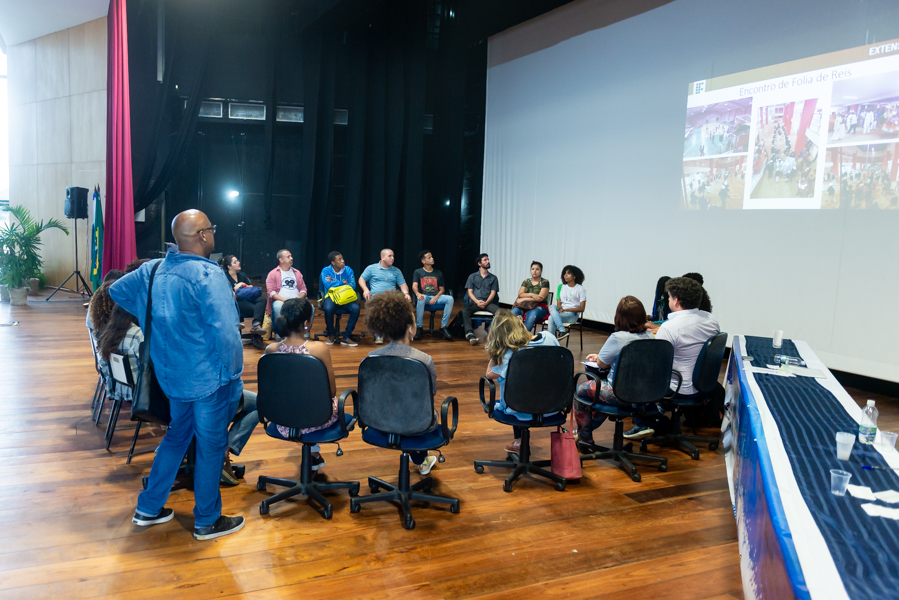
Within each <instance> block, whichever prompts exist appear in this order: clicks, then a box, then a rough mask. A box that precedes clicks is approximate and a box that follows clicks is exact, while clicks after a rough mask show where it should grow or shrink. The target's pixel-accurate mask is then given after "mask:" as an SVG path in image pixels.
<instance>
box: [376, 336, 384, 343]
mask: <svg viewBox="0 0 899 600" xmlns="http://www.w3.org/2000/svg"><path fill="white" fill-rule="evenodd" d="M375 343H376V344H383V343H384V336H382V335H376V336H375Z"/></svg>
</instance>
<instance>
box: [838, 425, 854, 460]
mask: <svg viewBox="0 0 899 600" xmlns="http://www.w3.org/2000/svg"><path fill="white" fill-rule="evenodd" d="M853 444H855V434H854V433H846V432H845V431H838V432H837V458H838V459H839V460H849V456H850V455H851V454H852V445H853Z"/></svg>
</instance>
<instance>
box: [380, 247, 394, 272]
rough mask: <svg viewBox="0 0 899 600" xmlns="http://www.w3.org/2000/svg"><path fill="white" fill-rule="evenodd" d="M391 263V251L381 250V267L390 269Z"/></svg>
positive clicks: (392, 258)
mask: <svg viewBox="0 0 899 600" xmlns="http://www.w3.org/2000/svg"><path fill="white" fill-rule="evenodd" d="M393 261H394V257H393V250H391V249H390V248H384V249H383V250H381V266H382V267H384V268H385V269H387V268H390V267H391V266H393Z"/></svg>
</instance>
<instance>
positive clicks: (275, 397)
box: [256, 352, 332, 429]
mask: <svg viewBox="0 0 899 600" xmlns="http://www.w3.org/2000/svg"><path fill="white" fill-rule="evenodd" d="M257 377H258V380H259V393H258V394H257V396H256V409H257V410H258V411H259V417H260V418H262V419H265V420H267V421H271V422H273V423H277V424H278V425H282V426H284V427H289V428H290V429H305V428H309V427H318V426H320V425H324V424H325V423H327V422H328V419H330V418H331V412H332V402H331V382H330V380H329V379H328V369H327V367H325V363H323V362H322V361H320V360H319V359H317V358H316V357H314V356H311V355H309V354H291V353H288V352H284V353H276V354H265V355H263V356H262V358H260V359H259V367H258V375H257Z"/></svg>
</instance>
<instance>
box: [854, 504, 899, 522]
mask: <svg viewBox="0 0 899 600" xmlns="http://www.w3.org/2000/svg"><path fill="white" fill-rule="evenodd" d="M862 508H863V509H864V511H865V512H866V513H868V516H870V517H883V518H884V519H893V520H894V521H899V508H890V507H888V506H879V505H877V504H862Z"/></svg>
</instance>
